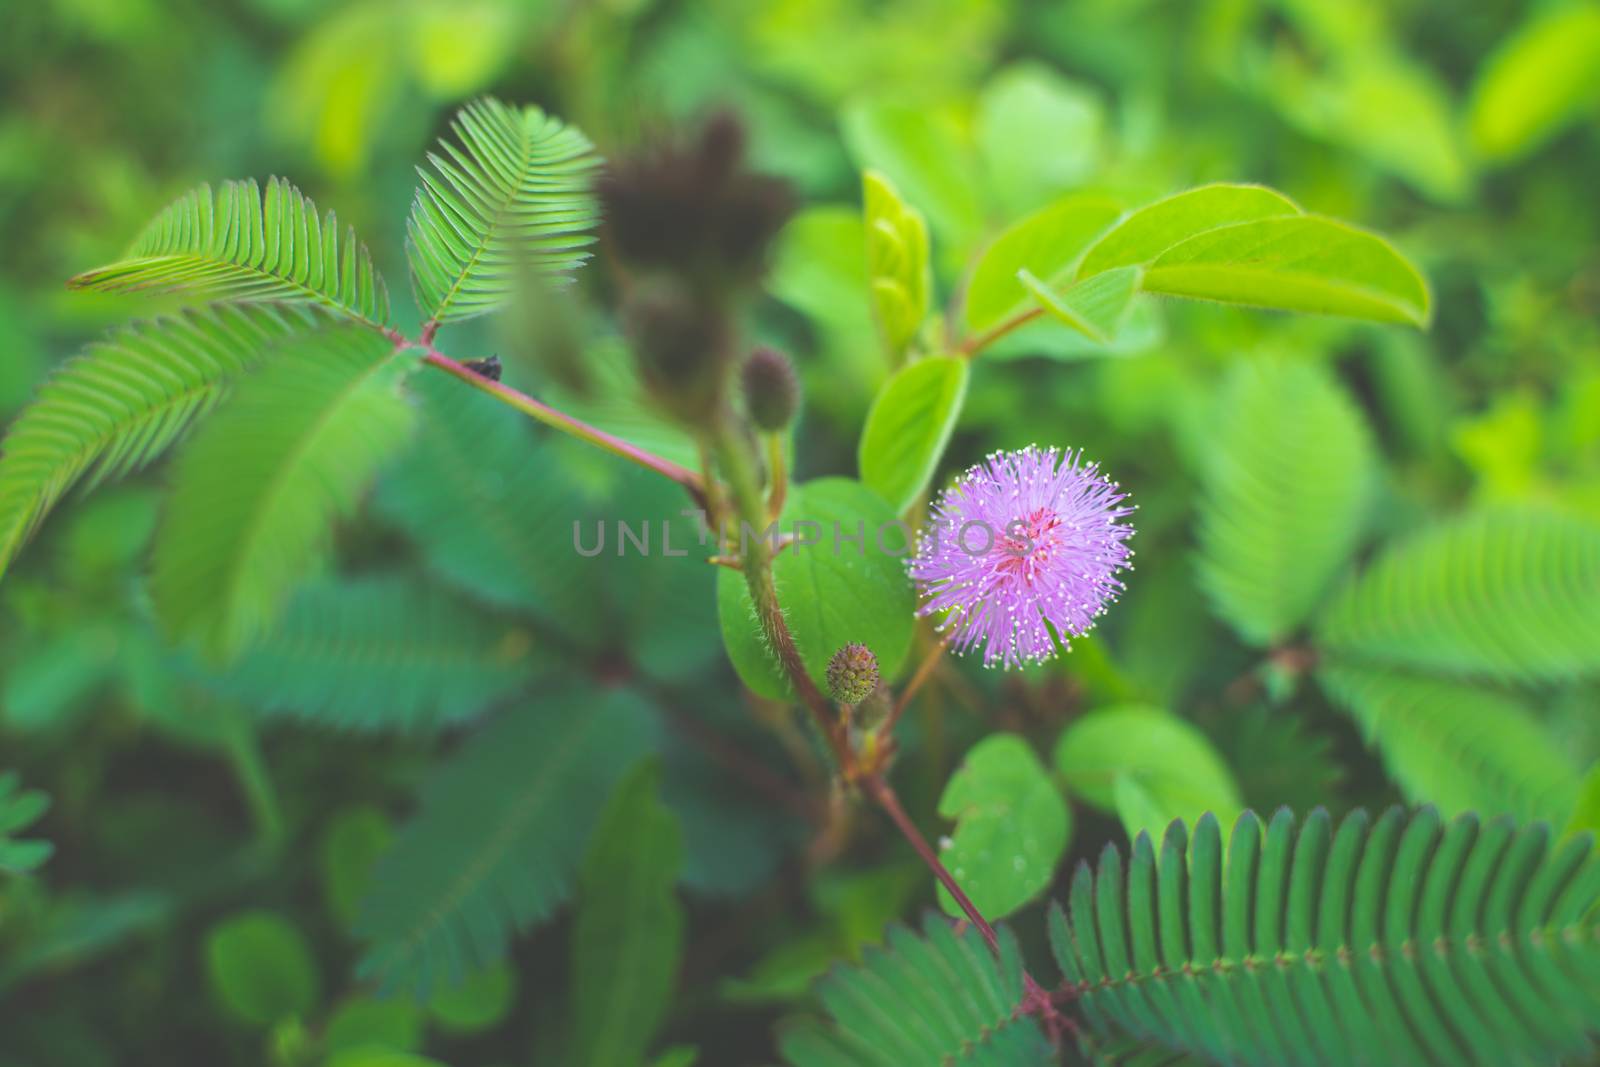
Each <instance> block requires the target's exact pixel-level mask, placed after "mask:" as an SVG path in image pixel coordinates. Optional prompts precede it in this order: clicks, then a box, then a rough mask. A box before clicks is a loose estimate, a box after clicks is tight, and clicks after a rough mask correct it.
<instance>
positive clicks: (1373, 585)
mask: <svg viewBox="0 0 1600 1067" xmlns="http://www.w3.org/2000/svg"><path fill="white" fill-rule="evenodd" d="M1316 638H1317V643H1318V645H1319V646H1320V647H1322V648H1323V649H1326V650H1328V651H1333V652H1337V653H1339V654H1341V655H1342V656H1344V657H1347V658H1351V659H1359V660H1364V661H1367V662H1371V663H1379V664H1387V665H1393V666H1398V667H1414V668H1421V669H1424V670H1432V671H1443V672H1447V673H1450V674H1455V675H1462V676H1474V675H1476V676H1488V677H1495V678H1505V679H1510V680H1517V681H1554V680H1566V679H1571V678H1576V677H1583V676H1592V675H1595V674H1597V673H1600V525H1597V524H1595V523H1594V522H1592V521H1589V520H1586V519H1582V518H1578V517H1575V516H1570V515H1565V514H1561V513H1558V512H1553V511H1544V510H1540V509H1536V508H1532V507H1522V508H1504V509H1496V510H1486V511H1479V512H1474V513H1470V514H1467V515H1464V516H1461V517H1459V518H1456V519H1453V520H1451V521H1448V522H1444V523H1440V524H1438V525H1435V526H1432V527H1429V528H1427V529H1424V530H1422V531H1421V532H1419V533H1417V534H1415V535H1413V536H1411V537H1408V538H1406V539H1404V540H1402V541H1400V542H1399V543H1397V544H1395V545H1393V546H1391V547H1390V548H1388V549H1387V550H1386V551H1385V552H1384V553H1383V554H1382V555H1380V556H1379V557H1378V558H1377V559H1376V560H1375V561H1374V562H1373V563H1372V564H1371V566H1369V567H1367V569H1366V570H1365V571H1364V572H1363V573H1362V574H1361V575H1360V576H1359V577H1358V578H1356V579H1354V580H1353V581H1351V582H1349V583H1347V584H1346V585H1345V586H1344V587H1343V588H1342V589H1341V590H1340V592H1339V593H1338V594H1337V595H1336V596H1335V598H1334V599H1333V601H1332V602H1331V603H1330V604H1329V605H1328V607H1327V609H1326V610H1325V611H1324V612H1323V613H1322V616H1321V618H1320V619H1319V620H1318V623H1317V632H1316Z"/></svg>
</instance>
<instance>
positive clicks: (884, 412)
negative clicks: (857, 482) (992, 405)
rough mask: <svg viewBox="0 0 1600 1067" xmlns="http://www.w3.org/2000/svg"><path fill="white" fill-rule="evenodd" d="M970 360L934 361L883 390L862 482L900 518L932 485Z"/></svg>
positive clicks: (866, 443) (867, 429) (862, 452)
mask: <svg viewBox="0 0 1600 1067" xmlns="http://www.w3.org/2000/svg"><path fill="white" fill-rule="evenodd" d="M967 377H968V369H967V361H966V360H964V359H960V358H958V357H955V356H934V357H931V358H928V359H923V360H919V361H917V362H916V363H913V364H911V365H910V366H907V367H903V368H901V370H900V371H898V372H897V373H896V374H895V376H894V377H892V378H890V379H889V380H888V382H886V383H885V384H884V386H883V388H882V389H880V390H879V391H878V395H877V398H876V399H874V400H873V402H872V409H871V410H870V411H869V412H868V413H867V422H866V425H865V426H864V427H863V428H862V430H861V444H860V446H859V447H858V450H857V456H858V461H859V463H860V467H861V481H862V482H863V483H865V484H866V485H867V486H869V487H870V488H872V489H874V490H876V491H877V493H878V495H879V496H881V497H883V499H885V500H887V501H888V502H889V506H890V507H891V508H892V509H894V511H895V513H896V514H899V513H901V512H904V511H905V510H906V508H908V507H910V506H911V505H912V503H914V502H915V501H916V499H917V497H919V496H920V495H922V492H923V490H925V489H927V487H928V483H929V482H930V481H932V480H933V474H934V471H935V470H937V469H938V466H939V460H940V459H941V458H942V457H943V455H944V450H945V446H946V445H947V444H949V442H950V434H951V433H952V432H953V431H954V430H955V424H956V420H957V419H958V418H959V417H960V415H961V402H962V401H963V400H964V399H965V398H966V395H967Z"/></svg>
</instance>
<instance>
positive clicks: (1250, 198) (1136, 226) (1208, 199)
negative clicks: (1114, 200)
mask: <svg viewBox="0 0 1600 1067" xmlns="http://www.w3.org/2000/svg"><path fill="white" fill-rule="evenodd" d="M1302 213H1303V212H1302V211H1301V208H1300V205H1298V204H1296V203H1295V202H1294V201H1293V200H1290V199H1289V198H1288V197H1286V196H1284V195H1283V194H1282V193H1279V192H1276V191H1274V190H1272V189H1268V188H1266V187H1265V186H1261V185H1226V184H1218V185H1202V186H1200V187H1199V188H1198V189H1189V190H1187V191H1185V192H1181V193H1178V194H1176V195H1174V196H1169V197H1167V198H1166V199H1165V200H1157V201H1156V202H1155V203H1154V204H1151V205H1149V206H1148V207H1142V208H1140V209H1139V210H1138V211H1135V212H1133V213H1132V214H1130V215H1128V216H1127V217H1126V218H1124V219H1123V220H1122V221H1121V222H1119V223H1117V225H1116V226H1115V227H1113V228H1112V229H1111V231H1110V232H1108V233H1107V234H1106V235H1105V236H1104V237H1102V238H1100V240H1099V241H1097V242H1095V244H1094V246H1093V247H1092V248H1090V249H1089V250H1088V252H1086V253H1084V256H1083V262H1082V264H1081V265H1080V266H1079V267H1078V277H1079V278H1088V277H1090V276H1091V275H1095V274H1099V273H1100V272H1101V271H1103V270H1111V269H1112V268H1113V267H1133V266H1140V265H1142V264H1145V263H1149V262H1150V261H1151V260H1153V259H1155V258H1156V257H1157V256H1159V255H1160V254H1161V253H1163V252H1165V251H1166V250H1167V249H1169V248H1171V247H1172V246H1173V245H1175V244H1178V243H1179V242H1180V241H1185V240H1188V239H1189V238H1190V237H1193V236H1194V235H1196V234H1200V233H1205V232H1206V231H1207V230H1214V229H1216V228H1217V227H1219V226H1228V225H1232V224H1235V223H1240V222H1252V221H1255V220H1257V219H1269V218H1276V217H1279V216H1286V215H1299V214H1302Z"/></svg>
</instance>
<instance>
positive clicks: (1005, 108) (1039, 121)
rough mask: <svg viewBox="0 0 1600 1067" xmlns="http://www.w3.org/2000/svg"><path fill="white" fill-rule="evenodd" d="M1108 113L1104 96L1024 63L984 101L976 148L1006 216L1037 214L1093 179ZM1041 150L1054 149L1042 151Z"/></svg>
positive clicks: (999, 77)
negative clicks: (1044, 205) (1064, 191)
mask: <svg viewBox="0 0 1600 1067" xmlns="http://www.w3.org/2000/svg"><path fill="white" fill-rule="evenodd" d="M1104 125H1105V107H1104V105H1103V104H1102V103H1101V100H1100V95H1099V94H1098V93H1097V92H1095V91H1094V90H1093V89H1091V88H1089V87H1088V86H1085V85H1083V84H1081V83H1079V82H1073V81H1069V80H1067V79H1066V78H1063V77H1062V76H1061V75H1060V74H1058V73H1056V71H1055V70H1054V68H1052V67H1050V66H1047V65H1046V64H1043V63H1039V62H1037V61H1034V60H1023V61H1022V62H1019V63H1013V64H1011V65H1010V66H1008V67H1005V68H1004V69H1002V70H1001V71H1000V72H999V73H997V74H996V75H995V76H994V77H993V78H991V79H990V80H989V82H988V84H986V85H985V86H984V87H983V91H982V92H981V93H980V94H979V95H978V114H977V118H976V128H977V141H978V150H979V152H980V154H981V155H982V159H983V163H984V173H985V177H986V178H987V179H988V185H989V188H990V189H991V190H992V191H993V195H994V198H995V200H996V201H997V202H998V203H999V205H1000V206H1001V207H1002V208H1003V209H1004V211H1005V215H1006V217H1008V218H1009V217H1014V216H1016V215H1020V214H1022V213H1023V212H1025V211H1031V210H1033V209H1034V208H1037V207H1038V206H1040V205H1041V204H1045V203H1048V202H1049V200H1050V199H1051V198H1052V197H1054V196H1057V195H1059V194H1060V193H1061V191H1062V190H1063V189H1068V188H1071V187H1072V186H1074V185H1077V184H1079V183H1081V182H1083V181H1084V180H1086V179H1088V178H1090V177H1092V176H1093V175H1094V174H1095V173H1096V172H1097V170H1098V169H1099V166H1100V162H1101V160H1100V154H1101V141H1102V129H1103V127H1104ZM1041 145H1049V146H1050V147H1049V149H1048V150H1047V151H1041V150H1040V146H1041Z"/></svg>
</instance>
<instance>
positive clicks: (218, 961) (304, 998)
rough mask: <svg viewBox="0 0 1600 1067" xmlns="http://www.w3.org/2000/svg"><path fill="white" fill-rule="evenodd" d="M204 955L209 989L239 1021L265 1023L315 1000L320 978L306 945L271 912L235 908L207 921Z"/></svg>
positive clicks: (302, 1012)
mask: <svg viewBox="0 0 1600 1067" xmlns="http://www.w3.org/2000/svg"><path fill="white" fill-rule="evenodd" d="M205 961H206V975H207V977H208V978H209V979H210V982H211V991H212V994H213V995H214V996H215V997H216V998H217V999H218V1001H220V1002H221V1004H222V1006H223V1008H224V1009H225V1010H226V1011H227V1012H228V1013H229V1014H230V1015H232V1016H233V1017H234V1018H236V1019H238V1020H240V1021H242V1022H246V1023H251V1024H254V1025H256V1026H263V1027H264V1026H270V1025H272V1024H273V1023H276V1022H279V1021H281V1020H283V1019H289V1018H296V1017H299V1016H303V1015H305V1014H306V1013H307V1012H308V1011H310V1010H311V1009H312V1008H313V1007H314V1006H315V1005H316V1002H317V996H318V991H319V987H320V985H321V983H320V981H319V980H318V978H317V971H316V962H315V960H314V959H313V957H312V955H311V946H310V945H309V944H308V943H307V942H306V939H305V936H304V935H303V934H301V932H300V931H299V930H298V929H296V928H295V926H294V924H293V923H291V922H289V920H287V919H285V918H283V917H282V916H280V915H277V914H275V913H273V912H270V911H248V912H241V913H239V914H238V915H234V916H231V917H230V918H228V919H226V920H224V921H223V922H221V923H218V924H217V925H216V926H214V927H212V929H211V932H210V933H209V934H207V935H206V943H205Z"/></svg>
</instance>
